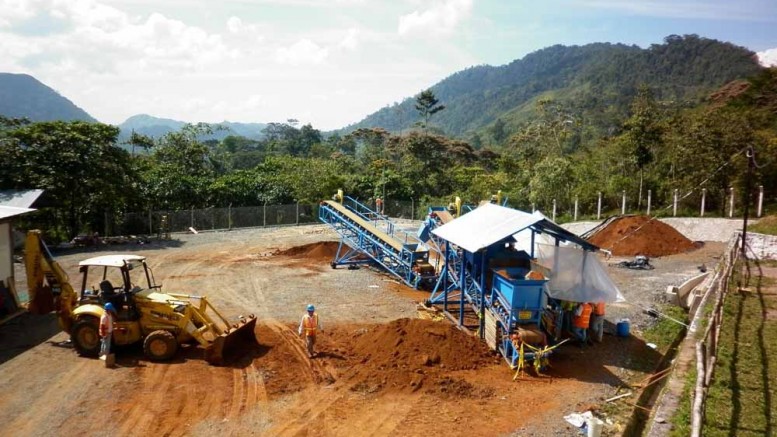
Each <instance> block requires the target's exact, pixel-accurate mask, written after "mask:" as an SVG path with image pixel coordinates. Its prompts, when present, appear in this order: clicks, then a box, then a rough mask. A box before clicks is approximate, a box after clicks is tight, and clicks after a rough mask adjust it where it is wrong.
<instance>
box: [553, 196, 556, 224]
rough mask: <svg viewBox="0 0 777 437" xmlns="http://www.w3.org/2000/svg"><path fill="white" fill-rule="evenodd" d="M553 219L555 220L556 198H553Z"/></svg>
mask: <svg viewBox="0 0 777 437" xmlns="http://www.w3.org/2000/svg"><path fill="white" fill-rule="evenodd" d="M553 221H554V222H555V221H556V199H553Z"/></svg>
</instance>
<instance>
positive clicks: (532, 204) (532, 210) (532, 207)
mask: <svg viewBox="0 0 777 437" xmlns="http://www.w3.org/2000/svg"><path fill="white" fill-rule="evenodd" d="M536 210H537V209H535V208H534V202H532V203H531V213H532V214H534V211H536Z"/></svg>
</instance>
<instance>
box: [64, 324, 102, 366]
mask: <svg viewBox="0 0 777 437" xmlns="http://www.w3.org/2000/svg"><path fill="white" fill-rule="evenodd" d="M70 341H71V342H72V343H73V348H75V350H76V352H78V353H79V355H83V356H87V357H96V356H97V354H98V353H99V352H100V333H99V322H98V321H97V319H96V318H94V317H86V318H83V319H80V320H78V321H77V322H76V323H75V325H73V329H72V330H71V331H70Z"/></svg>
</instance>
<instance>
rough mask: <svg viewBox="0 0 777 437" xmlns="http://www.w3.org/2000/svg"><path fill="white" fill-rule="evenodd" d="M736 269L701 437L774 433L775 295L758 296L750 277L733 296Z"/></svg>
mask: <svg viewBox="0 0 777 437" xmlns="http://www.w3.org/2000/svg"><path fill="white" fill-rule="evenodd" d="M739 270H740V269H739V268H735V269H734V275H733V278H732V281H731V284H732V288H731V289H730V290H729V295H728V297H727V298H726V302H725V305H724V315H723V317H724V319H723V328H722V329H721V337H720V344H719V347H718V361H717V365H716V367H715V378H714V380H713V382H712V385H711V387H710V391H709V396H708V398H707V406H706V411H705V424H704V429H703V431H702V434H703V435H705V436H724V435H725V436H732V435H737V436H764V435H773V434H774V433H775V432H777V319H774V318H771V319H770V318H767V314H768V313H769V312H770V310H771V311H772V312H773V311H777V297H775V296H763V295H761V294H760V291H762V290H764V288H765V286H764V282H763V281H759V279H760V278H759V277H758V276H755V275H757V274H758V270H757V269H755V268H754V269H753V270H752V271H751V273H752V274H753V275H754V276H752V277H751V279H750V284H749V285H750V289H751V290H752V291H751V292H749V293H739V292H738V291H737V290H736V284H737V283H738V281H739V278H738V276H739V274H740V273H739Z"/></svg>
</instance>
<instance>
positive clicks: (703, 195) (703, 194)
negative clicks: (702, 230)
mask: <svg viewBox="0 0 777 437" xmlns="http://www.w3.org/2000/svg"><path fill="white" fill-rule="evenodd" d="M706 199H707V189H706V188H702V189H701V216H702V217H704V201H705V200H706Z"/></svg>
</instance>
